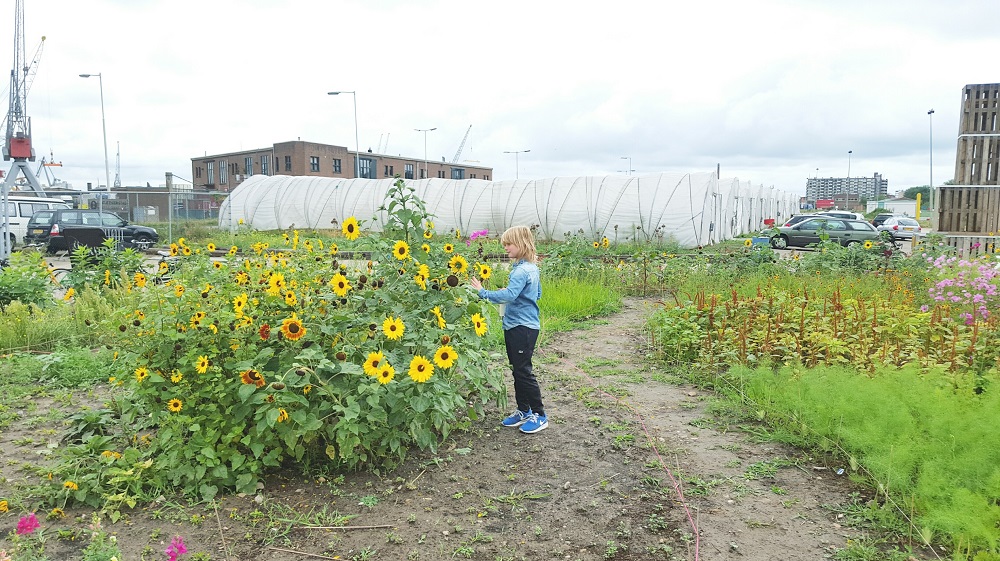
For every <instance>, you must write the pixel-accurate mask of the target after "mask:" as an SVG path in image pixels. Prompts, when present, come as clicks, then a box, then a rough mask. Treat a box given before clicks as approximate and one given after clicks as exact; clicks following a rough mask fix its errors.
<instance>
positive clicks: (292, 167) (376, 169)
mask: <svg viewBox="0 0 1000 561" xmlns="http://www.w3.org/2000/svg"><path fill="white" fill-rule="evenodd" d="M355 155H357V156H358V166H357V168H358V169H355V165H354V159H355ZM251 175H293V176H313V177H341V178H344V179H352V178H356V177H357V178H367V179H385V178H391V177H395V176H397V175H398V176H400V177H402V178H403V179H426V178H428V177H437V178H444V179H485V180H492V179H493V168H490V167H482V166H470V165H466V164H464V163H454V164H453V163H449V162H445V161H440V162H439V161H434V160H424V159H421V158H406V157H403V156H390V155H386V154H374V153H372V152H370V151H369V152H361V153H360V154H358V153H356V152H355V151H353V150H348V149H347V148H346V147H344V146H336V145H332V144H319V143H316V142H306V141H303V140H294V141H290V142H278V143H275V144H274V145H273V146H271V147H270V148H258V149H255V150H244V151H240V152H229V153H226V154H215V155H211V156H202V157H199V158H191V178H192V181H193V183H194V189H195V190H201V189H212V190H216V191H232V190H233V189H235V188H236V186H237V185H239V184H240V183H242V182H243V181H244V180H245V179H246V178H248V177H250V176H251Z"/></svg>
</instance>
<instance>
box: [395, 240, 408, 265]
mask: <svg viewBox="0 0 1000 561" xmlns="http://www.w3.org/2000/svg"><path fill="white" fill-rule="evenodd" d="M392 254H393V255H395V256H396V259H399V260H400V261H402V260H404V259H406V258H407V257H409V256H410V246H409V245H408V244H407V243H406V242H404V241H403V240H399V241H397V242H396V245H394V246H392Z"/></svg>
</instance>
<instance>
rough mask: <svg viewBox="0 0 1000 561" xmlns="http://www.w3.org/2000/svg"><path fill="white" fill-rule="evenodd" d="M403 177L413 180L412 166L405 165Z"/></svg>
mask: <svg viewBox="0 0 1000 561" xmlns="http://www.w3.org/2000/svg"><path fill="white" fill-rule="evenodd" d="M403 177H405V178H406V179H413V164H406V167H405V168H404V171H403Z"/></svg>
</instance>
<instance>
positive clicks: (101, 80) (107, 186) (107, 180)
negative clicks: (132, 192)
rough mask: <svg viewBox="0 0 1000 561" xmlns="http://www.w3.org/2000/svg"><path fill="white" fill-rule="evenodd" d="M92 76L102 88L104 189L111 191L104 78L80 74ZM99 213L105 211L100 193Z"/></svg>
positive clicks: (98, 74)
mask: <svg viewBox="0 0 1000 561" xmlns="http://www.w3.org/2000/svg"><path fill="white" fill-rule="evenodd" d="M91 76H97V83H98V84H99V85H100V88H101V131H102V132H103V134H104V188H105V189H107V190H108V191H110V190H111V171H110V170H109V169H108V128H107V126H106V125H105V120H104V78H103V77H102V76H101V73H100V72H98V73H97V74H80V77H81V78H90V77H91ZM98 191H100V189H98ZM97 211H98V212H103V211H104V204H103V199H102V198H101V194H100V193H98V194H97Z"/></svg>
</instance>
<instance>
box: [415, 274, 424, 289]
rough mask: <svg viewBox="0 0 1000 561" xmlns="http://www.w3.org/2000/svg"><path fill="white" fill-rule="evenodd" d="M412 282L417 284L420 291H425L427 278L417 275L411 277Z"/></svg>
mask: <svg viewBox="0 0 1000 561" xmlns="http://www.w3.org/2000/svg"><path fill="white" fill-rule="evenodd" d="M413 282H415V283H417V286H419V287H420V290H427V278H426V277H424V276H423V275H420V274H417V275H414V276H413Z"/></svg>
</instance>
